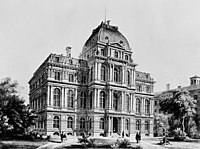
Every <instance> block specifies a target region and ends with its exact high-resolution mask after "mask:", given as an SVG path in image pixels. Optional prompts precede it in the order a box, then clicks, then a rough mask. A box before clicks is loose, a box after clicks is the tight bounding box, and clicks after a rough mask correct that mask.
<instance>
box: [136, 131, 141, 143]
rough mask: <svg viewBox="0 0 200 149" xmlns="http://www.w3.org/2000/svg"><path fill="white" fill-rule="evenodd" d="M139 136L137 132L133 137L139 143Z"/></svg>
mask: <svg viewBox="0 0 200 149" xmlns="http://www.w3.org/2000/svg"><path fill="white" fill-rule="evenodd" d="M139 138H140V136H139V133H138V132H137V133H136V136H135V139H136V141H137V143H139Z"/></svg>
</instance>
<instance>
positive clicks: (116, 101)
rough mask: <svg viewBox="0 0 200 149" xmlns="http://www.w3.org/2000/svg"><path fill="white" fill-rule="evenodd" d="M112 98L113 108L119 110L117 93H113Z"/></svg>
mask: <svg viewBox="0 0 200 149" xmlns="http://www.w3.org/2000/svg"><path fill="white" fill-rule="evenodd" d="M113 96H114V98H113V108H114V109H115V110H119V109H118V104H119V103H118V95H117V93H114V95H113Z"/></svg>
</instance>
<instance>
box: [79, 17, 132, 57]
mask: <svg viewBox="0 0 200 149" xmlns="http://www.w3.org/2000/svg"><path fill="white" fill-rule="evenodd" d="M97 42H99V43H109V45H112V46H117V47H121V48H123V49H125V50H128V51H130V50H131V48H130V46H129V43H128V40H127V39H126V38H125V37H124V35H122V34H121V33H120V32H119V31H118V27H117V26H111V25H109V21H107V23H104V22H101V24H100V25H99V26H98V27H97V28H96V29H94V30H93V32H92V35H91V36H90V37H89V38H88V40H87V41H86V42H85V44H84V46H83V49H82V53H84V52H85V51H87V50H88V49H90V47H92V46H93V45H94V44H96V43H97Z"/></svg>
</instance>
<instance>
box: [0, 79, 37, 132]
mask: <svg viewBox="0 0 200 149" xmlns="http://www.w3.org/2000/svg"><path fill="white" fill-rule="evenodd" d="M17 85H18V84H17V83H16V82H15V83H12V82H11V79H10V78H6V79H4V80H3V81H2V82H1V83H0V100H1V101H3V102H2V104H1V109H0V119H1V123H0V130H1V131H2V133H3V132H4V133H5V134H6V133H7V132H8V131H9V132H12V133H20V134H25V133H26V132H27V130H28V128H30V127H31V126H32V125H34V124H35V120H36V118H37V116H36V113H35V112H34V111H33V110H32V109H31V108H30V106H27V105H25V103H24V100H23V99H22V98H20V97H19V96H18V95H17V91H16V88H17ZM5 101H6V102H5Z"/></svg>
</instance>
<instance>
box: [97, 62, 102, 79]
mask: <svg viewBox="0 0 200 149" xmlns="http://www.w3.org/2000/svg"><path fill="white" fill-rule="evenodd" d="M97 75H98V79H97V80H101V63H98V74H97Z"/></svg>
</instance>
